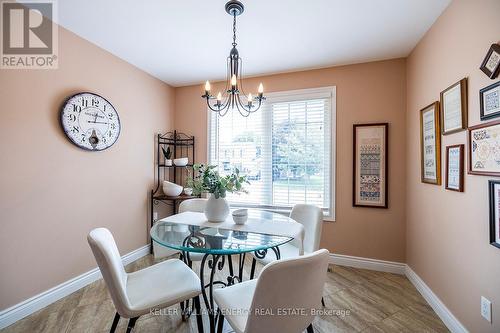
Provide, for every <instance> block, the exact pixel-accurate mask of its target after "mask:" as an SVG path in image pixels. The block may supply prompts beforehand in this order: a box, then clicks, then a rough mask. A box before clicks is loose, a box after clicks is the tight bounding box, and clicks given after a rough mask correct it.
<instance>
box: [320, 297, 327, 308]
mask: <svg viewBox="0 0 500 333" xmlns="http://www.w3.org/2000/svg"><path fill="white" fill-rule="evenodd" d="M321 305H323V307H324V308H326V305H325V299H324V298H323V297H321Z"/></svg>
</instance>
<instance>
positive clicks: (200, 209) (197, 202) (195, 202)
mask: <svg viewBox="0 0 500 333" xmlns="http://www.w3.org/2000/svg"><path fill="white" fill-rule="evenodd" d="M207 201H208V199H203V198H197V199H188V200H184V201H182V202H181V203H180V204H179V213H184V212H196V213H204V212H205V207H206V206H207ZM204 255H205V254H204V253H197V252H189V253H188V256H189V257H188V262H189V266H190V267H191V262H193V261H201V260H202V259H203V256H204Z"/></svg>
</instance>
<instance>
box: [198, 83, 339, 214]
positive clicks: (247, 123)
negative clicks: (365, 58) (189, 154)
mask: <svg viewBox="0 0 500 333" xmlns="http://www.w3.org/2000/svg"><path fill="white" fill-rule="evenodd" d="M334 152H335V87H328V88H320V89H305V90H298V91H290V92H281V93H271V94H268V98H267V100H266V101H265V103H264V104H263V106H262V107H261V109H260V110H259V111H257V112H255V113H253V114H251V115H250V116H249V117H246V118H245V117H242V116H241V115H240V114H239V113H238V112H229V113H228V114H227V115H226V116H224V117H222V118H221V117H218V116H216V114H214V113H212V112H210V117H209V158H208V160H209V163H210V164H213V165H217V166H218V167H219V173H220V174H221V175H224V174H227V173H229V172H231V171H232V169H233V168H238V169H239V170H240V172H242V173H243V174H245V175H247V177H248V180H249V181H250V183H251V184H250V185H247V186H246V187H247V189H248V191H249V193H248V194H240V195H237V194H228V197H227V199H228V200H229V201H230V202H231V204H232V205H235V206H248V207H261V208H268V209H273V210H277V211H287V210H289V209H290V208H291V207H293V205H294V204H297V203H308V204H314V205H317V206H319V207H322V208H323V209H324V211H325V218H327V219H334V202H335V200H334V189H335V187H334V176H335V172H334V166H335V164H334V161H335V154H334Z"/></svg>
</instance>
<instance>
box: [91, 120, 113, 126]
mask: <svg viewBox="0 0 500 333" xmlns="http://www.w3.org/2000/svg"><path fill="white" fill-rule="evenodd" d="M87 122H88V123H91V124H106V125H108V124H109V123H106V122H104V121H90V120H87Z"/></svg>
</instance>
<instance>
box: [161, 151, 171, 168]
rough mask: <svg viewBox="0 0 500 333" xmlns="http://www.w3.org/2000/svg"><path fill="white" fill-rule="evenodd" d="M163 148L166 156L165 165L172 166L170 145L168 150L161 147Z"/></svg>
mask: <svg viewBox="0 0 500 333" xmlns="http://www.w3.org/2000/svg"><path fill="white" fill-rule="evenodd" d="M161 150H162V151H163V156H165V166H172V160H171V157H172V151H171V150H170V146H169V147H167V150H165V148H163V147H161Z"/></svg>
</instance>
